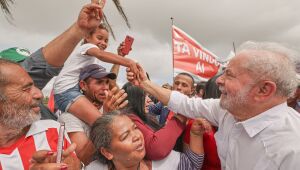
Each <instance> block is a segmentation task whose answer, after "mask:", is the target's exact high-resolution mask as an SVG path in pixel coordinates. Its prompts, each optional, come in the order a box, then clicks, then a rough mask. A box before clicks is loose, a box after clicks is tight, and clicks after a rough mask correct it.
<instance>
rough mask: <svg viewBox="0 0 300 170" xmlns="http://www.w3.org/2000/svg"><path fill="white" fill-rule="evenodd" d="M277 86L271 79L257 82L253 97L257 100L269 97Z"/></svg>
mask: <svg viewBox="0 0 300 170" xmlns="http://www.w3.org/2000/svg"><path fill="white" fill-rule="evenodd" d="M276 89H277V86H276V84H275V83H274V82H272V81H268V80H265V81H262V82H260V83H258V85H257V90H256V95H255V99H256V100H257V101H261V100H265V99H268V98H269V97H272V96H273V95H274V94H275V93H276Z"/></svg>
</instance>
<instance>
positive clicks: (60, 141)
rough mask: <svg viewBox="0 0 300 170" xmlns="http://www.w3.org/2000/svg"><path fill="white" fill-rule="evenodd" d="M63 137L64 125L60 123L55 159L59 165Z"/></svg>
mask: <svg viewBox="0 0 300 170" xmlns="http://www.w3.org/2000/svg"><path fill="white" fill-rule="evenodd" d="M64 136H65V123H60V127H59V134H58V140H57V157H56V163H61V160H62V159H61V158H62V153H63V147H64Z"/></svg>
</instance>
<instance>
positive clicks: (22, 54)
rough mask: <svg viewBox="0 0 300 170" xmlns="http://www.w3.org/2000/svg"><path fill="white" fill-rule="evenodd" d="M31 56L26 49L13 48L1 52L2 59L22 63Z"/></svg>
mask: <svg viewBox="0 0 300 170" xmlns="http://www.w3.org/2000/svg"><path fill="white" fill-rule="evenodd" d="M28 56H30V51H29V50H28V49H26V48H19V47H13V48H9V49H6V50H3V51H1V52H0V58H4V59H7V60H11V61H14V62H17V63H18V62H21V61H23V60H25V59H26V58H27V57H28Z"/></svg>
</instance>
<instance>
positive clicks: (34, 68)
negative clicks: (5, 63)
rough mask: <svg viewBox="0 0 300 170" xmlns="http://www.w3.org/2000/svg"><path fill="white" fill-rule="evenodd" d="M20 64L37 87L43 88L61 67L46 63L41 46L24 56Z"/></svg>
mask: <svg viewBox="0 0 300 170" xmlns="http://www.w3.org/2000/svg"><path fill="white" fill-rule="evenodd" d="M21 66H22V67H23V68H24V69H25V70H26V71H27V73H28V74H29V75H30V77H31V78H32V80H33V82H34V84H35V86H36V87H38V88H39V89H43V88H44V87H45V86H46V84H47V83H48V82H49V81H50V80H51V79H52V78H53V77H54V76H57V75H58V74H59V72H60V70H61V69H62V67H53V66H51V65H49V64H48V63H47V61H46V60H45V58H44V54H43V52H42V48H40V49H38V50H37V51H36V52H34V53H32V54H31V55H30V57H28V58H26V59H25V60H24V61H23V62H22V63H21Z"/></svg>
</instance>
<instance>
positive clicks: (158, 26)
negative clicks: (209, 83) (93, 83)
mask: <svg viewBox="0 0 300 170" xmlns="http://www.w3.org/2000/svg"><path fill="white" fill-rule="evenodd" d="M88 2H89V1H78V0H76V1H67V0H51V1H40V0H26V1H16V3H15V5H13V6H12V13H13V15H14V18H15V20H14V21H13V23H14V26H13V25H10V24H9V23H8V22H7V20H6V19H5V17H3V16H1V15H0V22H1V27H0V36H1V42H0V49H4V48H8V47H12V46H22V47H27V48H29V49H31V50H32V51H33V50H36V49H38V48H39V47H40V46H43V45H45V44H46V43H47V42H49V41H50V40H51V39H53V38H54V37H55V36H57V35H59V34H60V33H62V32H63V31H64V30H66V29H67V28H68V27H69V26H70V25H71V24H72V23H74V22H75V20H76V18H77V14H78V13H79V11H80V9H81V6H83V5H84V4H86V3H88ZM121 4H122V6H123V8H124V11H125V13H126V14H127V16H128V18H129V21H130V23H131V26H132V29H130V30H129V29H128V28H127V27H126V25H125V23H124V21H123V20H122V18H121V16H120V15H119V14H118V12H117V10H116V8H115V6H114V4H113V3H112V1H107V4H106V6H105V10H104V11H105V14H106V15H107V17H108V19H109V21H110V23H111V25H112V26H113V29H114V30H115V34H116V36H117V39H116V41H114V40H112V39H111V40H110V47H109V49H108V50H109V51H115V49H116V48H117V46H118V44H119V43H120V42H121V41H123V39H124V38H125V36H126V35H127V34H130V35H133V37H134V38H135V42H134V44H133V50H132V53H131V54H130V57H132V58H134V59H136V60H138V61H139V62H140V63H141V64H142V65H143V66H144V67H145V69H146V70H147V71H148V72H149V73H150V75H151V77H152V79H153V80H154V81H157V82H159V83H160V84H162V83H164V82H169V83H171V82H172V60H171V56H172V54H171V20H170V17H173V18H174V22H175V24H176V26H178V27H179V28H181V29H183V30H184V31H185V32H187V33H188V34H189V35H190V36H192V37H193V38H194V39H196V40H198V41H199V42H200V43H201V44H202V45H204V46H205V47H206V48H207V49H209V50H211V51H212V52H214V53H215V54H216V55H218V56H219V57H226V56H227V55H228V53H229V51H230V50H232V43H233V42H235V44H236V45H237V46H238V45H239V44H241V43H242V42H244V41H247V40H256V41H277V42H282V43H285V44H290V45H292V46H294V47H295V48H296V49H297V50H298V51H300V50H299V49H300V41H299V36H300V25H299V23H300V22H299V21H300V13H299V12H298V8H299V6H300V1H298V0H289V1H284V0H264V1H260V0H226V1H216V0H201V1H196V0H185V1H174V0H163V1H161V0H152V1H145V0H128V1H125V0H124V1H121ZM109 66H110V65H107V67H109ZM121 74H124V70H122V72H121ZM121 80H122V81H126V80H125V77H124V76H122V77H121Z"/></svg>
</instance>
